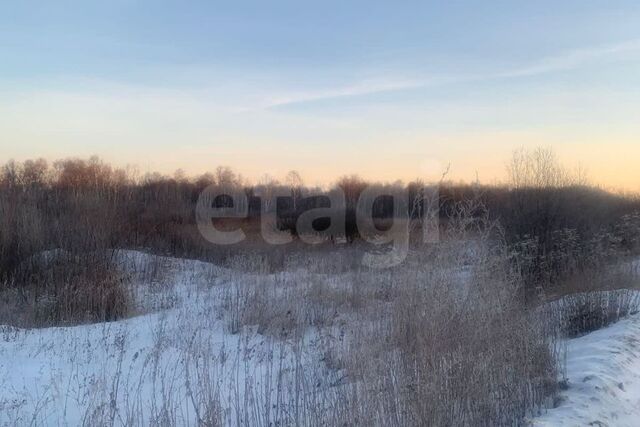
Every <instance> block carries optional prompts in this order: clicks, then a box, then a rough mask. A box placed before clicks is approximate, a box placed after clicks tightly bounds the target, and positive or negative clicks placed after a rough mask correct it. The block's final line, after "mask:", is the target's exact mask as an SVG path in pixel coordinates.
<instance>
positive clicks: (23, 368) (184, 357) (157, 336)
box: [0, 251, 332, 426]
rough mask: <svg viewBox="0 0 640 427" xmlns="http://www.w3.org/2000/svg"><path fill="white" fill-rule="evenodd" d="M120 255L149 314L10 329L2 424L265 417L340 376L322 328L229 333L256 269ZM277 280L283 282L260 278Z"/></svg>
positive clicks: (4, 352) (3, 363)
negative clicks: (276, 334) (322, 345)
mask: <svg viewBox="0 0 640 427" xmlns="http://www.w3.org/2000/svg"><path fill="white" fill-rule="evenodd" d="M121 258H122V264H123V266H124V267H125V268H126V269H127V270H129V271H131V272H133V273H134V275H135V282H136V283H134V286H133V289H134V291H135V297H136V298H135V299H136V302H137V305H138V310H139V313H140V314H139V315H138V316H135V317H132V318H129V319H126V320H122V321H118V322H111V323H101V324H93V325H81V326H74V327H55V328H46V329H28V330H27V329H17V328H13V327H9V326H0V426H22V425H52V426H66V425H69V426H75V425H112V424H115V425H149V424H156V425H158V424H160V425H176V424H179V425H213V424H215V422H217V421H220V420H221V421H223V422H224V424H232V425H246V424H253V425H255V424H257V422H258V421H261V420H266V419H270V420H278V419H282V418H284V417H285V416H286V414H284V412H285V411H286V410H287V404H288V403H289V402H290V401H291V400H292V399H294V398H298V397H299V396H297V395H296V396H292V393H293V392H295V391H297V390H299V389H300V388H301V386H300V387H298V388H296V387H295V385H296V384H299V383H300V382H302V381H304V383H305V384H313V385H314V386H317V387H320V386H324V382H325V381H331V378H332V375H331V373H330V372H326V369H325V368H324V363H323V362H322V361H321V360H320V359H321V354H320V355H319V354H317V353H316V352H315V351H314V350H315V349H316V344H315V340H316V339H318V338H317V337H314V336H313V335H312V334H309V336H305V337H302V339H301V340H300V339H297V340H296V341H295V343H294V342H293V341H289V340H287V339H277V340H274V339H269V337H267V336H265V335H263V334H258V333H257V332H256V331H255V330H252V328H250V327H248V328H247V327H245V328H244V329H243V330H242V331H240V333H232V331H230V326H229V318H230V317H233V314H232V313H231V311H232V309H233V307H234V304H233V302H232V301H231V300H232V299H233V298H234V297H235V295H234V292H235V289H237V288H236V287H230V286H228V285H229V282H228V281H229V280H230V278H231V277H234V278H235V280H240V281H245V282H246V283H250V282H251V281H252V280H254V279H255V278H252V276H251V275H246V276H243V275H240V274H238V273H237V272H233V274H232V273H231V272H230V271H228V270H226V269H223V268H219V267H216V266H214V265H212V264H208V263H203V262H198V261H190V260H177V259H172V258H161V257H152V256H149V255H144V254H142V253H138V252H132V251H126V252H123V253H122V254H121ZM153 269H156V270H160V271H158V272H156V273H159V274H150V273H149V271H150V270H153ZM150 277H155V279H153V280H151V279H150ZM269 280H281V281H283V280H284V279H283V278H282V277H280V278H276V277H275V276H263V277H261V278H260V282H261V283H265V282H268V281H269ZM231 290H234V291H233V292H230V291H231ZM230 301H231V302H230ZM300 343H303V345H301V344H300ZM294 344H295V345H294ZM300 373H303V374H304V377H303V378H302V379H301V378H300ZM294 376H296V378H294ZM296 381H297V382H296ZM276 403H277V404H276ZM238 405H241V407H238ZM274 408H275V409H274ZM269 410H272V411H273V413H270V414H265V413H264V411H269ZM248 414H252V415H251V417H253V419H251V418H249V416H248ZM209 423H210V424H209Z"/></svg>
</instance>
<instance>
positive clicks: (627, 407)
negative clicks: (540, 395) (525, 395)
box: [531, 315, 640, 427]
mask: <svg viewBox="0 0 640 427" xmlns="http://www.w3.org/2000/svg"><path fill="white" fill-rule="evenodd" d="M567 351H568V352H567V377H568V388H567V390H566V391H564V392H562V393H561V396H560V401H559V404H558V406H557V407H556V408H554V409H551V410H549V411H548V413H547V414H545V415H544V416H541V417H538V418H535V419H533V420H532V421H531V424H532V425H536V426H537V425H542V426H630V427H632V426H638V425H640V315H634V316H631V317H629V318H627V319H624V320H622V321H620V322H618V323H616V324H614V325H612V326H610V327H608V328H605V329H601V330H599V331H595V332H592V333H590V334H588V335H585V336H582V337H579V338H575V339H572V340H569V341H568V342H567Z"/></svg>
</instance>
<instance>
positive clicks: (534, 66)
mask: <svg viewBox="0 0 640 427" xmlns="http://www.w3.org/2000/svg"><path fill="white" fill-rule="evenodd" d="M634 52H640V39H638V40H629V41H626V42H622V43H617V44H610V45H603V46H593V47H588V48H581V49H576V50H572V51H568V52H565V53H562V54H559V55H555V56H550V57H545V58H541V59H538V60H536V61H533V62H531V63H529V64H525V65H523V66H519V67H518V66H516V67H513V68H512V69H507V70H501V71H496V72H491V73H484V74H459V75H449V76H430V77H425V78H415V79H398V78H377V79H367V80H363V81H360V82H356V83H354V84H351V85H347V86H341V87H334V88H327V89H324V90H318V91H306V92H295V91H294V92H291V93H286V94H282V95H277V96H273V97H271V98H268V99H266V100H265V101H264V102H263V103H262V104H261V106H260V107H259V108H260V109H272V108H282V107H288V106H293V105H296V104H303V103H311V102H317V101H324V100H331V99H338V98H349V97H358V96H366V95H375V94H380V93H385V92H396V91H404V90H411V89H421V88H426V87H431V86H442V85H448V84H456V83H468V82H474V81H478V82H480V81H485V80H495V79H506V78H518V77H528V76H536V75H543V74H550V73H553V72H557V71H564V70H572V69H577V68H580V67H582V66H584V65H587V64H591V63H598V62H601V61H603V60H606V59H610V58H620V57H624V55H625V54H630V53H634Z"/></svg>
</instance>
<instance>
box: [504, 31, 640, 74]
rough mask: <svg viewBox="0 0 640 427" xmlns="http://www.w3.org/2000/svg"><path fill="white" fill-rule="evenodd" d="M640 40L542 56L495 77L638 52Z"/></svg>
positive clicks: (570, 66) (563, 67)
mask: <svg viewBox="0 0 640 427" xmlns="http://www.w3.org/2000/svg"><path fill="white" fill-rule="evenodd" d="M639 51H640V40H630V41H626V42H623V43H618V44H612V45H606V46H594V47H591V48H583V49H577V50H573V51H570V52H566V53H564V54H561V55H557V56H552V57H547V58H543V59H541V60H539V61H536V62H534V63H532V64H529V65H527V66H524V67H522V68H516V69H514V70H510V71H505V72H503V73H499V74H497V75H496V76H497V77H520V76H533V75H539V74H546V73H551V72H554V71H562V70H571V69H575V68H578V67H580V66H582V65H584V64H587V63H590V62H598V61H600V60H603V59H606V58H613V57H619V56H621V55H623V54H626V53H632V52H639Z"/></svg>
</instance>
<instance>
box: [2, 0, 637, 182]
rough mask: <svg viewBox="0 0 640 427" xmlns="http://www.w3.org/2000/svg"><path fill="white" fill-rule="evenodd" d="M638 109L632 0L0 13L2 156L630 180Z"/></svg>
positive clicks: (74, 7)
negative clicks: (519, 152) (557, 159)
mask: <svg viewBox="0 0 640 427" xmlns="http://www.w3.org/2000/svg"><path fill="white" fill-rule="evenodd" d="M639 111H640V3H638V2H633V1H563V2H552V1H538V2H524V1H522V2H520V1H494V2H487V1H484V2H483V1H454V2H446V3H445V2H424V1H423V2H401V3H400V2H371V1H368V2H360V1H352V2H345V1H342V2H332V1H330V2H322V3H314V4H312V3H309V2H299V1H298V2H233V3H231V2H229V3H219V2H205V1H202V2H199V1H198V2H177V1H175V2H157V1H138V2H134V1H120V0H116V1H111V2H99V3H98V2H86V1H85V2H70V1H61V2H30V1H23V2H18V1H9V2H3V4H2V5H0V157H3V158H5V157H6V158H10V157H14V158H17V159H24V158H29V157H34V156H45V157H48V158H52V159H53V158H58V157H66V156H73V155H77V156H87V155H90V154H93V153H95V154H98V155H100V156H102V157H104V158H106V159H107V160H109V161H113V162H115V163H118V164H125V163H133V164H137V165H139V166H140V167H141V169H142V170H143V171H145V170H151V169H159V170H161V171H163V172H169V171H171V170H173V169H176V168H178V167H181V168H183V169H185V170H187V171H188V172H191V173H200V172H203V171H205V170H207V169H212V168H214V167H215V166H216V165H219V164H228V165H231V166H233V167H235V168H237V169H239V170H241V171H243V172H244V173H245V174H246V175H248V176H249V177H252V178H254V179H257V178H258V177H259V176H260V175H261V174H263V173H270V174H272V175H276V176H277V175H282V174H284V173H285V172H286V170H288V169H299V170H301V172H302V173H303V175H306V176H307V178H308V180H310V181H317V182H326V181H327V180H330V179H333V178H335V177H336V176H338V175H340V174H342V173H348V172H357V173H360V174H362V175H364V176H366V177H370V178H380V179H388V180H390V179H394V178H396V177H397V178H402V179H410V178H412V177H415V176H419V175H421V174H427V175H428V174H431V173H435V174H437V173H436V172H434V171H433V170H434V169H437V168H438V167H436V166H434V165H440V166H439V167H442V166H441V165H444V164H447V163H451V164H452V176H453V177H455V178H460V179H467V180H468V179H471V178H473V177H475V173H476V171H477V172H478V173H479V174H480V175H481V177H482V178H483V179H485V180H493V179H500V178H501V177H502V175H503V169H504V168H503V165H504V162H505V161H506V159H507V158H508V157H509V154H510V152H511V151H512V150H513V149H515V148H517V147H519V146H527V145H545V146H553V147H554V148H555V149H556V151H558V153H559V154H560V155H561V157H563V159H566V160H567V161H571V162H581V163H583V164H585V165H586V167H587V168H588V169H589V170H590V171H591V174H592V176H593V179H594V180H595V181H598V182H602V183H604V184H606V185H612V186H618V187H625V188H631V189H639V188H640V187H639V186H640V173H638V172H637V171H636V169H637V168H635V167H633V165H635V164H637V162H638V161H640V149H639V148H638V147H639V146H640V132H639V129H640V127H639V125H638V124H637V123H636V122H638V120H637V116H638V114H637V113H638V112H639ZM605 152H607V153H606V155H605ZM424 165H429V166H428V167H425V166H424ZM426 169H429V170H426Z"/></svg>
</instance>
